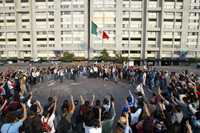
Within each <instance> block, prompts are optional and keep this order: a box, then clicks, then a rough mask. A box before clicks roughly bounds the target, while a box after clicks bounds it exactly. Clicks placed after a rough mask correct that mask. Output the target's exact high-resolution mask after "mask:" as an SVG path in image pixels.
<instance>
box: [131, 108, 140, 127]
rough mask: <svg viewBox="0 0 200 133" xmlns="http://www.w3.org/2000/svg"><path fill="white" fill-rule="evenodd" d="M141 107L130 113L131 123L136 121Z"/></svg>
mask: <svg viewBox="0 0 200 133" xmlns="http://www.w3.org/2000/svg"><path fill="white" fill-rule="evenodd" d="M141 113H142V109H141V108H139V109H138V110H137V111H136V112H135V113H131V125H134V124H136V123H137V122H138V119H139V117H140V114H141Z"/></svg>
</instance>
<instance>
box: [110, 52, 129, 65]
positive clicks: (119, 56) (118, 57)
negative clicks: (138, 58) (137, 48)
mask: <svg viewBox="0 0 200 133" xmlns="http://www.w3.org/2000/svg"><path fill="white" fill-rule="evenodd" d="M114 54H115V57H113V61H115V62H116V63H123V62H124V61H128V57H123V56H122V54H121V53H117V52H116V51H114Z"/></svg>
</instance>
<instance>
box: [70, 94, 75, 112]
mask: <svg viewBox="0 0 200 133" xmlns="http://www.w3.org/2000/svg"><path fill="white" fill-rule="evenodd" d="M70 98H71V105H72V110H71V111H70V112H71V113H73V112H74V110H75V104H74V97H73V96H72V95H70Z"/></svg>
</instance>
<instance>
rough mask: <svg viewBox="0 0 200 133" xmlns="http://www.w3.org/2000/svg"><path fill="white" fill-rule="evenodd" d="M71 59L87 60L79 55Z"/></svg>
mask: <svg viewBox="0 0 200 133" xmlns="http://www.w3.org/2000/svg"><path fill="white" fill-rule="evenodd" d="M73 60H74V61H85V60H87V59H86V58H85V57H79V56H78V57H74V58H73Z"/></svg>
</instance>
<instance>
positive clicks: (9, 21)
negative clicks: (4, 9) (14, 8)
mask: <svg viewBox="0 0 200 133" xmlns="http://www.w3.org/2000/svg"><path fill="white" fill-rule="evenodd" d="M7 22H8V23H14V22H15V20H14V19H10V20H7Z"/></svg>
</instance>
